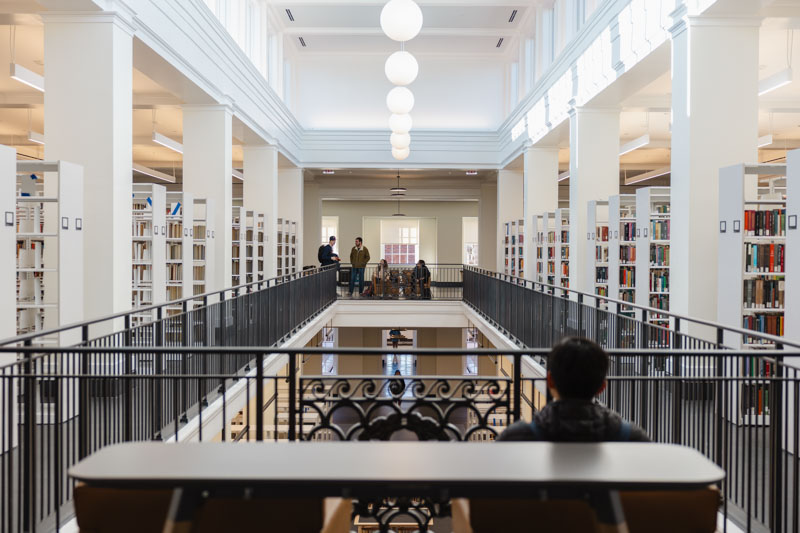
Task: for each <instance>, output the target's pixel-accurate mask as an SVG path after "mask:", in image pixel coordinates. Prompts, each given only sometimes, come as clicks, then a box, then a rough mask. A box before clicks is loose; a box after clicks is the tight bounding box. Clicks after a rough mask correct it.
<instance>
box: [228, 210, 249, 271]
mask: <svg viewBox="0 0 800 533" xmlns="http://www.w3.org/2000/svg"><path fill="white" fill-rule="evenodd" d="M245 219H246V211H245V210H244V208H243V207H239V206H233V218H232V219H231V263H232V264H231V287H238V286H239V285H241V284H242V272H243V270H244V244H243V243H244V227H245V223H246V221H245Z"/></svg>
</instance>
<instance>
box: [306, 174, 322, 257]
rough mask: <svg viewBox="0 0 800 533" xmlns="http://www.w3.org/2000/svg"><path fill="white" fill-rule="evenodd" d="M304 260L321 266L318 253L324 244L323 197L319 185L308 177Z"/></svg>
mask: <svg viewBox="0 0 800 533" xmlns="http://www.w3.org/2000/svg"><path fill="white" fill-rule="evenodd" d="M303 185H304V187H303V260H304V262H305V264H307V265H316V266H319V261H317V251H318V250H319V246H320V244H321V243H322V197H321V196H320V194H319V183H317V182H316V181H315V180H314V178H312V177H307V178H306V180H305V183H304V184H303Z"/></svg>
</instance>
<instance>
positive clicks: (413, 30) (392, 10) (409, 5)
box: [381, 0, 422, 42]
mask: <svg viewBox="0 0 800 533" xmlns="http://www.w3.org/2000/svg"><path fill="white" fill-rule="evenodd" d="M381 29H382V30H383V33H385V34H386V36H387V37H389V38H390V39H392V40H393V41H399V42H405V41H410V40H411V39H413V38H414V37H416V36H417V34H419V31H420V30H421V29H422V10H421V9H420V8H419V6H418V5H417V3H416V2H414V1H413V0H389V2H387V3H386V5H385V6H383V9H382V10H381Z"/></svg>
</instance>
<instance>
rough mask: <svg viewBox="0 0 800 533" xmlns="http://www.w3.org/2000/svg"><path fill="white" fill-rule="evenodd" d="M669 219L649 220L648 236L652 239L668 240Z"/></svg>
mask: <svg viewBox="0 0 800 533" xmlns="http://www.w3.org/2000/svg"><path fill="white" fill-rule="evenodd" d="M669 223H670V221H669V220H651V221H650V238H651V239H653V240H654V241H668V240H669Z"/></svg>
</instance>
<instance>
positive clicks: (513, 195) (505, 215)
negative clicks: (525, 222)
mask: <svg viewBox="0 0 800 533" xmlns="http://www.w3.org/2000/svg"><path fill="white" fill-rule="evenodd" d="M522 185H523V172H522V171H520V170H501V171H499V172H498V173H497V231H496V235H497V245H496V246H495V252H496V253H495V258H496V259H495V260H496V265H497V271H498V272H502V271H503V268H504V265H505V259H504V253H503V250H504V247H505V244H504V243H505V238H506V233H505V223H506V222H510V221H512V220H519V219H521V218H522V215H523V212H522V204H523V202H522V194H521V193H522ZM526 230H527V228H526ZM526 239H527V235H526ZM525 268H526V269H527V265H526V267H525Z"/></svg>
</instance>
